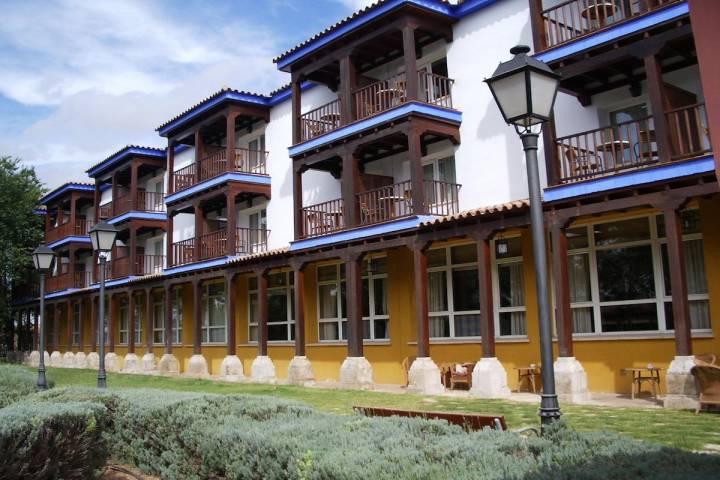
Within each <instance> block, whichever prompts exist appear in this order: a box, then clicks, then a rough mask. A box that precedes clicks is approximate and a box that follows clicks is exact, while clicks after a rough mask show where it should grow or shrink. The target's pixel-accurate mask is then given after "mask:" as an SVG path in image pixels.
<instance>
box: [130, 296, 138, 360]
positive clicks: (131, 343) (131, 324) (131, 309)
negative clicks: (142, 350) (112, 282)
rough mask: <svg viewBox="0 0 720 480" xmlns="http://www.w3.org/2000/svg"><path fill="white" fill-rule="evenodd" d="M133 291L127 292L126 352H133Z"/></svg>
mask: <svg viewBox="0 0 720 480" xmlns="http://www.w3.org/2000/svg"><path fill="white" fill-rule="evenodd" d="M136 321H137V319H136V318H135V293H134V292H133V291H132V290H130V291H129V292H128V353H135V322H136Z"/></svg>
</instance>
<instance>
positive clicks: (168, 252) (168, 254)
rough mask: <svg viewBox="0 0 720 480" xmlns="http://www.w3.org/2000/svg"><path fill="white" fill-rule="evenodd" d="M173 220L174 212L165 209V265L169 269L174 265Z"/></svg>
mask: <svg viewBox="0 0 720 480" xmlns="http://www.w3.org/2000/svg"><path fill="white" fill-rule="evenodd" d="M174 219H175V215H174V210H173V209H170V208H168V209H167V227H166V228H167V230H166V232H165V264H166V265H167V268H170V267H172V266H173V264H174V263H175V259H174V258H173V257H174V253H175V252H174V251H173V222H174Z"/></svg>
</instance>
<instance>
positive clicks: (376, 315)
mask: <svg viewBox="0 0 720 480" xmlns="http://www.w3.org/2000/svg"><path fill="white" fill-rule="evenodd" d="M362 268H363V270H362V275H363V277H362V281H363V285H362V287H363V299H362V300H363V304H362V308H363V339H364V340H386V339H388V338H390V332H389V322H390V315H389V310H388V307H387V285H388V283H387V278H388V277H387V258H386V257H369V258H368V259H366V260H365V261H364V262H363V266H362ZM317 277H318V317H319V322H318V323H319V330H320V331H319V338H320V340H321V341H329V340H347V314H346V310H345V309H346V303H345V288H346V287H345V265H344V264H341V263H339V264H334V265H321V266H319V267H318V268H317Z"/></svg>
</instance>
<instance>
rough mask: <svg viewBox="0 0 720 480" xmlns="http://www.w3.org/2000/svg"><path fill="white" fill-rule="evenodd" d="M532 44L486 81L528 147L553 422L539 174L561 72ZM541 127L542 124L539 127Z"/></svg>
mask: <svg viewBox="0 0 720 480" xmlns="http://www.w3.org/2000/svg"><path fill="white" fill-rule="evenodd" d="M529 52H530V47H527V46H525V45H518V46H516V47H513V48H512V49H510V53H511V54H513V55H515V56H514V57H513V58H512V59H511V60H509V61H507V62H504V63H501V64H500V65H499V66H498V68H497V69H496V70H495V73H493V75H492V77H490V78H488V79H486V80H485V82H486V83H487V84H488V86H489V87H490V91H491V92H492V94H493V97H494V98H495V102H496V103H497V104H498V107H499V108H500V112H501V113H502V115H503V118H504V119H505V122H506V123H508V124H511V125H513V126H514V127H515V131H516V132H517V133H518V135H519V136H520V139H521V140H522V144H523V150H524V151H525V160H526V164H527V174H528V191H529V194H530V226H531V230H532V239H533V254H534V256H535V273H536V277H537V278H536V282H535V285H536V287H537V298H538V310H539V312H538V313H539V318H540V360H541V362H542V381H543V393H542V397H541V398H542V399H541V402H540V421H541V422H542V425H547V424H549V423H552V422H553V421H555V420H557V419H559V418H560V415H561V414H560V405H559V404H558V398H557V394H556V393H555V372H554V370H553V353H552V331H551V326H550V305H549V302H548V296H547V292H548V291H549V288H548V272H547V253H546V250H545V229H544V222H543V211H542V198H541V194H540V176H539V174H538V158H537V149H538V135H539V132H540V130H541V129H542V124H543V123H544V122H546V121H548V120H549V119H550V116H551V114H552V108H553V103H555V96H556V94H557V89H558V85H559V83H560V76H559V75H557V74H556V73H555V72H553V71H552V69H550V67H548V66H547V65H546V64H545V63H543V62H541V61H539V60H537V59H535V58H533V57H529V56H528V55H527V54H528V53H529ZM533 127H537V128H535V129H534V128H533Z"/></svg>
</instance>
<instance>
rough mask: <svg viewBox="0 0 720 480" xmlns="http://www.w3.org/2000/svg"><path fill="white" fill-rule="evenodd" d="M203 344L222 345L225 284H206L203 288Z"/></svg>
mask: <svg viewBox="0 0 720 480" xmlns="http://www.w3.org/2000/svg"><path fill="white" fill-rule="evenodd" d="M202 301H203V323H202V342H203V343H223V342H225V341H226V340H227V337H226V316H225V284H224V283H223V282H213V283H206V284H205V285H204V287H203V298H202Z"/></svg>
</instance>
